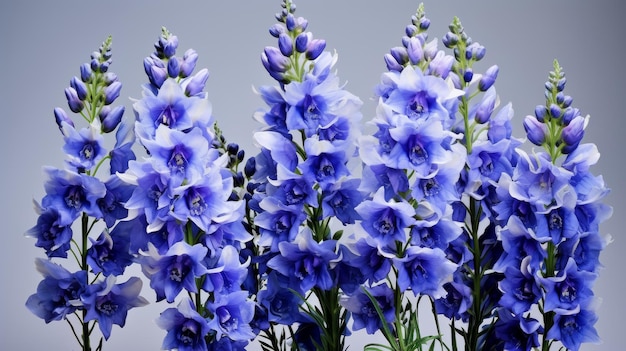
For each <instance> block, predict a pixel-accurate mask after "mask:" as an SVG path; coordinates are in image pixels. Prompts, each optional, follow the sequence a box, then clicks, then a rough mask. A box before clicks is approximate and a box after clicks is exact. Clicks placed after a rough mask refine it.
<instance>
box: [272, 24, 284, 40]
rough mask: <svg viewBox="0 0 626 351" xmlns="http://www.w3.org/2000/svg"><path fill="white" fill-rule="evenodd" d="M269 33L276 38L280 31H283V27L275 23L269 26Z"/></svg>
mask: <svg viewBox="0 0 626 351" xmlns="http://www.w3.org/2000/svg"><path fill="white" fill-rule="evenodd" d="M269 32H270V35H271V36H273V37H274V38H278V36H279V35H280V34H281V33H284V32H285V27H283V26H281V25H280V24H278V23H276V24H274V25H273V26H271V27H270V30H269Z"/></svg>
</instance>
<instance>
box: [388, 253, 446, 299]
mask: <svg viewBox="0 0 626 351" xmlns="http://www.w3.org/2000/svg"><path fill="white" fill-rule="evenodd" d="M394 266H395V267H396V269H397V270H398V288H399V289H400V291H406V290H408V289H409V288H410V289H411V290H412V291H413V294H415V296H417V295H419V294H424V295H429V296H431V297H433V298H435V299H438V298H440V297H443V296H444V295H445V293H446V291H445V289H444V288H443V285H444V284H445V283H447V282H448V281H451V280H452V273H453V272H454V271H455V270H456V269H457V265H456V264H454V263H452V262H451V261H449V260H448V259H447V258H446V255H445V253H444V252H443V251H442V250H440V249H431V248H423V247H416V246H410V247H409V248H407V250H406V252H405V256H404V257H397V258H395V259H394Z"/></svg>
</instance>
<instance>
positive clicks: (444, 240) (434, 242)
mask: <svg viewBox="0 0 626 351" xmlns="http://www.w3.org/2000/svg"><path fill="white" fill-rule="evenodd" d="M462 232H463V230H462V229H461V227H460V226H459V224H458V223H457V222H454V221H451V220H449V219H447V218H445V217H444V218H441V219H440V220H439V221H438V222H437V223H436V224H435V225H433V226H430V227H429V226H424V227H420V226H413V227H412V228H411V231H410V235H411V245H415V246H421V247H430V248H433V249H434V248H440V249H442V250H445V249H447V248H448V246H449V244H450V243H451V242H452V241H454V240H455V239H456V238H458V237H459V235H461V233H462Z"/></svg>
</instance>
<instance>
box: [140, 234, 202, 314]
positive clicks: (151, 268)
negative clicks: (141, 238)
mask: <svg viewBox="0 0 626 351" xmlns="http://www.w3.org/2000/svg"><path fill="white" fill-rule="evenodd" d="M206 254H207V248H206V247H204V246H202V245H194V246H190V245H189V244H187V243H185V242H178V243H176V244H174V245H172V247H170V249H169V250H168V251H167V252H166V253H165V254H164V255H160V254H159V253H158V252H156V249H155V248H154V246H150V250H149V252H148V253H147V255H145V256H142V257H140V258H139V262H140V263H141V269H142V271H143V273H144V274H145V275H146V277H148V279H150V287H151V288H152V289H154V291H155V292H156V295H157V301H161V300H163V299H166V300H167V302H173V301H174V299H175V298H176V296H178V294H179V293H180V292H181V291H182V290H183V289H185V290H187V291H189V292H193V293H196V292H198V289H197V285H196V278H200V277H201V276H203V275H204V274H206V273H207V272H208V271H207V268H206V267H205V266H204V265H203V264H202V262H203V260H204V258H205V256H206Z"/></svg>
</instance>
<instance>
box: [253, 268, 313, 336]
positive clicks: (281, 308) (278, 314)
mask: <svg viewBox="0 0 626 351" xmlns="http://www.w3.org/2000/svg"><path fill="white" fill-rule="evenodd" d="M289 287H290V284H289V277H287V276H284V275H282V274H280V273H278V271H272V272H270V274H269V276H268V278H267V287H266V288H265V289H263V290H261V291H259V293H258V296H257V300H258V301H259V303H261V305H262V306H263V307H265V309H266V310H267V319H268V320H269V321H270V322H277V323H281V324H285V325H290V324H293V323H294V322H296V321H298V320H299V319H300V318H301V316H300V314H301V312H300V304H301V300H302V299H301V298H300V296H298V295H297V294H294V292H293V291H291V290H290V289H289ZM296 289H298V290H299V287H297V288H296ZM300 293H302V292H300Z"/></svg>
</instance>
